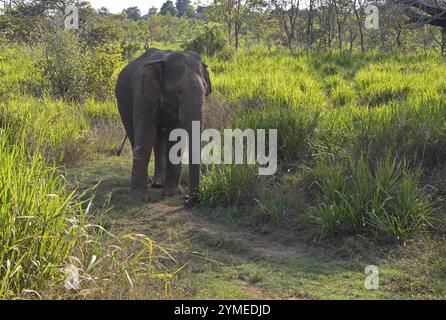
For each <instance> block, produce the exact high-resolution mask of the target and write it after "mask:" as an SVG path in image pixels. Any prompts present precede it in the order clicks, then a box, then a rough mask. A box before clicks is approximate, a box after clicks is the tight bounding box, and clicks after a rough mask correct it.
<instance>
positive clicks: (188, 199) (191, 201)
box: [184, 193, 198, 208]
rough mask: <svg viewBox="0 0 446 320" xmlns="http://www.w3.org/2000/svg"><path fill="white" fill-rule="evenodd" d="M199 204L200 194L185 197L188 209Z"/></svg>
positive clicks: (185, 204)
mask: <svg viewBox="0 0 446 320" xmlns="http://www.w3.org/2000/svg"><path fill="white" fill-rule="evenodd" d="M197 203H198V194H196V193H195V194H193V195H187V196H186V197H184V206H185V207H186V208H192V207H193V206H195V205H196V204H197Z"/></svg>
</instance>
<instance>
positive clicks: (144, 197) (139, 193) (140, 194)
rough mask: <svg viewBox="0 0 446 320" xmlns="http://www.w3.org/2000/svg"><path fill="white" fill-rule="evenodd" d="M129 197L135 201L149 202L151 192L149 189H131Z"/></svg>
mask: <svg viewBox="0 0 446 320" xmlns="http://www.w3.org/2000/svg"><path fill="white" fill-rule="evenodd" d="M129 197H130V199H132V200H134V201H141V202H148V201H149V192H148V191H147V189H131V190H130V191H129Z"/></svg>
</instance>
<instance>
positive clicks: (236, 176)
mask: <svg viewBox="0 0 446 320" xmlns="http://www.w3.org/2000/svg"><path fill="white" fill-rule="evenodd" d="M256 174H257V168H256V166H254V165H236V164H233V165H211V166H208V167H206V169H205V172H204V173H203V177H202V182H201V184H200V193H199V196H200V203H201V204H202V205H203V206H206V207H219V206H223V207H225V206H237V205H246V204H249V203H252V201H253V199H254V198H255V197H256V194H257V191H258V187H259V186H258V181H259V179H258V177H257V176H256Z"/></svg>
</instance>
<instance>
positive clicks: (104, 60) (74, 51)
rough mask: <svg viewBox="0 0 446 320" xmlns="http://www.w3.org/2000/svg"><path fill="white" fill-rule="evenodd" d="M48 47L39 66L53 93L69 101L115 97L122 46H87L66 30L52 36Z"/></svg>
mask: <svg viewBox="0 0 446 320" xmlns="http://www.w3.org/2000/svg"><path fill="white" fill-rule="evenodd" d="M45 46H46V47H45V53H44V57H43V58H38V61H37V62H36V66H37V67H38V69H39V70H40V71H41V73H42V78H43V87H44V88H45V89H47V90H48V92H49V93H50V94H52V95H54V96H57V97H63V98H64V99H66V100H69V101H82V100H85V99H86V98H87V97H88V96H90V95H92V96H96V97H98V98H105V97H107V96H110V95H111V94H112V91H113V87H114V82H115V79H116V78H115V76H116V75H115V73H116V70H117V68H118V66H119V65H120V64H121V57H122V53H121V49H120V48H119V47H117V46H116V45H113V44H110V43H108V44H103V45H99V46H94V47H91V46H90V47H87V46H86V45H85V43H84V42H83V41H82V40H81V39H80V38H79V37H78V36H77V35H76V34H75V33H73V32H70V31H66V30H61V31H59V32H57V33H55V34H54V35H50V36H49V38H48V40H47V42H46V44H45Z"/></svg>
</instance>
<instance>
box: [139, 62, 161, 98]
mask: <svg viewBox="0 0 446 320" xmlns="http://www.w3.org/2000/svg"><path fill="white" fill-rule="evenodd" d="M163 64H164V61H162V60H154V61H150V62H147V63H145V64H144V65H143V72H142V76H143V81H142V84H143V87H142V90H143V94H144V96H145V97H146V98H147V99H149V101H150V102H153V103H156V102H158V101H159V100H160V98H161V96H162V94H163V90H164V80H163Z"/></svg>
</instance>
